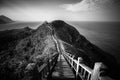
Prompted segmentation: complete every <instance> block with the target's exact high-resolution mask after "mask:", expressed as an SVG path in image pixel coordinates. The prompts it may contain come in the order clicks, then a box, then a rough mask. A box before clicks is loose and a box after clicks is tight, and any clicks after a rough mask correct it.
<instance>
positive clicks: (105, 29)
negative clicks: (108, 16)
mask: <svg viewBox="0 0 120 80" xmlns="http://www.w3.org/2000/svg"><path fill="white" fill-rule="evenodd" d="M68 23H69V24H71V25H73V26H74V27H75V28H76V29H77V30H78V31H79V33H80V34H82V35H83V36H85V37H86V38H87V39H88V40H89V41H90V42H91V43H93V44H95V45H96V46H98V47H99V48H101V49H102V50H104V51H106V52H108V53H110V54H112V55H113V56H114V57H115V58H116V60H117V61H118V63H119V64H120V22H68Z"/></svg>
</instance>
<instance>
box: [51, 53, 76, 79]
mask: <svg viewBox="0 0 120 80" xmlns="http://www.w3.org/2000/svg"><path fill="white" fill-rule="evenodd" d="M51 77H52V79H51V80H75V75H74V73H73V71H72V70H71V68H70V66H69V64H68V63H67V62H66V60H65V58H64V57H63V55H60V56H59V57H58V62H57V64H56V66H55V68H54V70H53V73H52V76H51Z"/></svg>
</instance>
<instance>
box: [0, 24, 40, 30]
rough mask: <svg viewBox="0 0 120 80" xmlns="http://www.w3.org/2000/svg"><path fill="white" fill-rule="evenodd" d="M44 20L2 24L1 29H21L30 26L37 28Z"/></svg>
mask: <svg viewBox="0 0 120 80" xmlns="http://www.w3.org/2000/svg"><path fill="white" fill-rule="evenodd" d="M41 24H42V22H12V23H8V24H0V31H2V30H6V29H7V30H10V29H19V28H24V27H30V28H33V29H36V28H37V27H38V26H40V25H41Z"/></svg>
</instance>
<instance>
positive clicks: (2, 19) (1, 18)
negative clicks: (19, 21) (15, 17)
mask: <svg viewBox="0 0 120 80" xmlns="http://www.w3.org/2000/svg"><path fill="white" fill-rule="evenodd" d="M10 22H13V21H12V20H11V19H10V18H8V17H6V16H4V15H1V16H0V24H5V23H10Z"/></svg>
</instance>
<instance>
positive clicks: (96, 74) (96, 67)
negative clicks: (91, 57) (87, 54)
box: [91, 62, 106, 80]
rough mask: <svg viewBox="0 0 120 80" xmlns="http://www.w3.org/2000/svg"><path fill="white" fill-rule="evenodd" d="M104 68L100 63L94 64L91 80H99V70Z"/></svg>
mask: <svg viewBox="0 0 120 80" xmlns="http://www.w3.org/2000/svg"><path fill="white" fill-rule="evenodd" d="M105 68H106V66H105V65H104V64H103V63H102V62H97V63H95V65H94V69H93V72H92V76H91V80H100V73H101V71H100V70H101V69H105Z"/></svg>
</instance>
